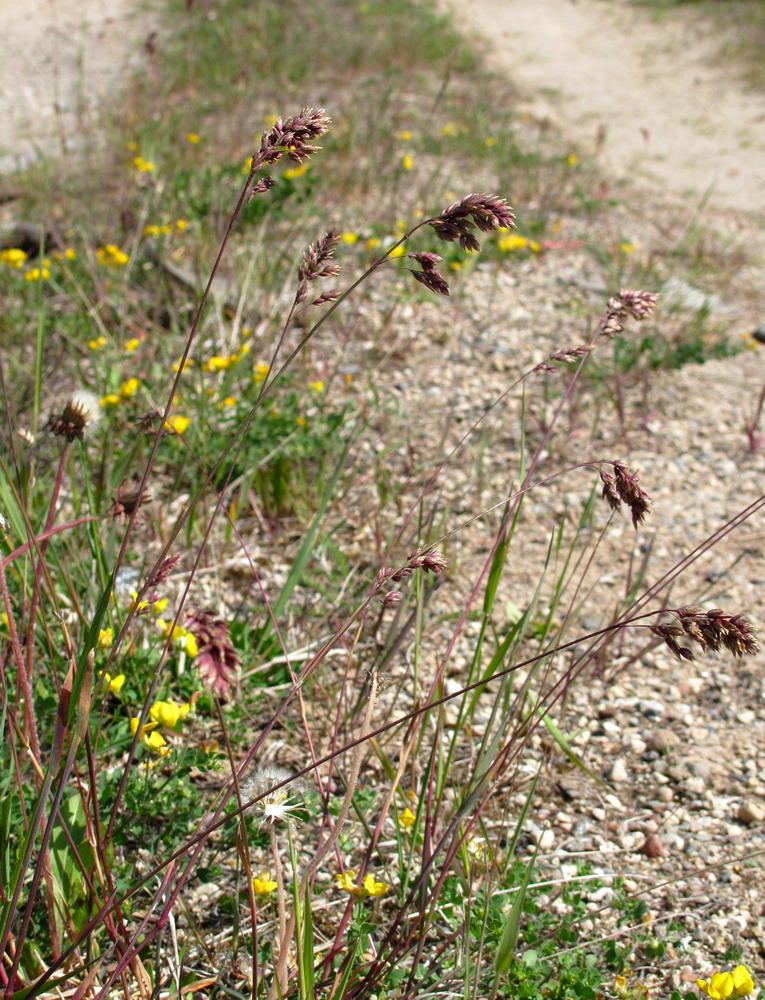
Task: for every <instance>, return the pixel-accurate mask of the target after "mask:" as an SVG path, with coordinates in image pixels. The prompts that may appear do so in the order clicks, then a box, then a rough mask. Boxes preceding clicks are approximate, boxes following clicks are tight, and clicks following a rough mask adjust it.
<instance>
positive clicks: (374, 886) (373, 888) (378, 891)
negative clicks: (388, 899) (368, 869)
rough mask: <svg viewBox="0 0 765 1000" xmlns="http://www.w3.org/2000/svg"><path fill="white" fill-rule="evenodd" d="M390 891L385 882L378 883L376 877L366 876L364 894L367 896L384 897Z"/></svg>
mask: <svg viewBox="0 0 765 1000" xmlns="http://www.w3.org/2000/svg"><path fill="white" fill-rule="evenodd" d="M387 891H388V886H387V885H386V884H385V882H376V881H375V877H374V875H365V876H364V892H365V893H366V894H367V896H382V895H383V894H384V893H386V892H387Z"/></svg>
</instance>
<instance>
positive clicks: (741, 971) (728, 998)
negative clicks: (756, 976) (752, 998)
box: [696, 965, 754, 1000]
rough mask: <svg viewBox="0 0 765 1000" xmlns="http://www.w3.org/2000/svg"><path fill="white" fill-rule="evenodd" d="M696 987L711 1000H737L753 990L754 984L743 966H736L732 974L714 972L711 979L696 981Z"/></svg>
mask: <svg viewBox="0 0 765 1000" xmlns="http://www.w3.org/2000/svg"><path fill="white" fill-rule="evenodd" d="M696 985H697V986H698V988H699V989H700V990H701V992H702V993H706V995H707V996H708V997H711V998H712V1000H738V998H739V997H746V996H749V994H750V993H751V992H752V990H753V989H754V982H753V980H752V977H751V975H750V973H749V970H748V969H747V967H746V966H745V965H737V966H736V967H735V969H733V971H732V972H715V974H714V975H713V976H712V978H711V979H709V980H708V981H707V980H706V979H697V980H696Z"/></svg>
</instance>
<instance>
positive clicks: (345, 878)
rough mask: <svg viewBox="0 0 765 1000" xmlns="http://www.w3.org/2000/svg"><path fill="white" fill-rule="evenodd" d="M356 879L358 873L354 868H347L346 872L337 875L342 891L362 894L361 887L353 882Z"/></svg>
mask: <svg viewBox="0 0 765 1000" xmlns="http://www.w3.org/2000/svg"><path fill="white" fill-rule="evenodd" d="M355 877H356V872H355V871H354V870H353V869H352V868H346V870H345V871H344V872H338V873H337V874H336V875H335V878H336V879H337V884H338V886H339V887H340V888H341V889H345V891H346V892H353V893H356V892H360V889H359V887H358V886H357V885H356V883H355V882H354V881H353V880H354V878H355Z"/></svg>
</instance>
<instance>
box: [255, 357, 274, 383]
mask: <svg viewBox="0 0 765 1000" xmlns="http://www.w3.org/2000/svg"><path fill="white" fill-rule="evenodd" d="M270 368H271V366H270V365H266V364H264V363H263V362H262V361H258V363H257V365H256V366H255V374H254V375H253V376H252V378H253V381H254V382H262V381H263V379H264V378H265V377H266V375H268V372H269V370H270Z"/></svg>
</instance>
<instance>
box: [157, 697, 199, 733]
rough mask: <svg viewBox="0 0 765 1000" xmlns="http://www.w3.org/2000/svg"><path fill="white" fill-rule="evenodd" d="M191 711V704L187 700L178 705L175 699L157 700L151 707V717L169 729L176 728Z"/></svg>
mask: <svg viewBox="0 0 765 1000" xmlns="http://www.w3.org/2000/svg"><path fill="white" fill-rule="evenodd" d="M190 711H191V705H190V704H189V703H188V702H186V703H185V704H183V705H178V704H176V702H174V701H155V702H154V704H153V705H152V706H151V708H150V709H149V718H150V719H151V720H152V721H153V722H156V723H158V724H159V725H161V726H167V728H168V729H175V727H176V726H177V725H178V723H179V722H181V721H183V719H185V718H186V716H187V715H188V714H189V712H190Z"/></svg>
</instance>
